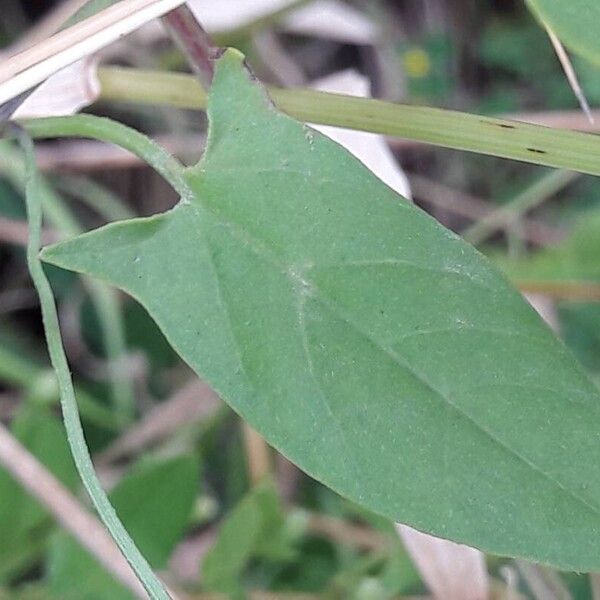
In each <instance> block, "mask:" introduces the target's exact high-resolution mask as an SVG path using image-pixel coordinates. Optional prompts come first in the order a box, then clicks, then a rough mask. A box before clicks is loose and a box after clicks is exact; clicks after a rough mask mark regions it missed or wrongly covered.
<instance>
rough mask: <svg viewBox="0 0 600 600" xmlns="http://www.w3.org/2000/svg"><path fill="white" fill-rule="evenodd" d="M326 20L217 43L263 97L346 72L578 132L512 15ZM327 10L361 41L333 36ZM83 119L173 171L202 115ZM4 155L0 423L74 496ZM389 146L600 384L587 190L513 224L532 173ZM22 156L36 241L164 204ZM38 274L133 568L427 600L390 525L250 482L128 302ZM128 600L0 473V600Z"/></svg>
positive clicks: (47, 146)
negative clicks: (269, 87) (233, 51)
mask: <svg viewBox="0 0 600 600" xmlns="http://www.w3.org/2000/svg"><path fill="white" fill-rule="evenodd" d="M56 4H58V3H57V2H52V1H50V0H3V3H2V10H1V11H0V46H1V47H3V48H8V47H10V45H11V44H13V43H15V42H17V41H18V40H19V39H21V37H22V36H23V35H24V34H26V32H27V31H28V30H29V28H30V27H32V26H33V25H34V24H35V23H36V22H38V21H39V19H41V18H43V17H44V15H47V14H48V13H49V12H50V11H52V10H53V9H55V7H56V6H55V5H56ZM217 4H218V3H217ZM302 4H310V3H307V2H303V3H302ZM337 6H338V9H339V10H340V13H339V14H340V19H341V22H342V25H340V24H339V23H337V22H336V21H335V20H332V21H331V22H325V23H322V25H324V26H325V27H324V29H326V31H323V30H321V31H320V32H311V31H300V32H299V31H297V30H294V28H290V27H287V26H282V22H283V20H284V19H285V18H286V11H281V10H277V11H274V12H273V14H266V15H263V16H262V17H261V18H260V20H259V21H257V22H248V23H244V24H243V25H241V26H240V25H239V24H238V25H236V26H235V27H232V28H231V29H230V30H225V31H222V32H220V33H219V35H218V36H217V37H218V40H219V42H220V43H222V44H231V45H236V46H238V47H239V48H241V49H242V50H243V51H244V52H245V53H246V54H247V55H248V58H249V61H250V63H251V64H252V65H253V68H254V70H255V71H256V72H257V74H258V75H259V77H260V78H261V79H264V80H266V81H269V82H273V83H276V84H279V85H284V86H290V87H293V86H297V85H309V84H310V83H311V82H312V81H313V80H315V79H317V78H320V77H323V76H325V75H330V74H332V73H336V72H338V71H340V70H343V69H348V68H352V69H355V70H356V71H358V72H359V73H361V74H363V75H364V76H365V77H367V78H368V80H369V82H370V84H371V89H372V94H373V95H374V96H376V97H380V98H385V99H389V100H394V101H400V102H408V103H417V104H427V105H432V106H439V107H446V108H455V109H459V110H466V111H470V112H477V113H482V114H490V115H500V114H502V115H504V114H509V115H518V116H519V118H523V119H532V120H535V119H540V118H541V117H540V114H539V113H544V115H545V117H544V118H552V119H554V121H552V122H553V123H556V124H558V125H564V126H570V127H580V128H585V129H589V124H587V123H586V122H585V119H584V118H583V116H582V115H580V114H579V113H578V112H575V113H574V114H572V113H571V111H577V110H578V105H577V102H576V100H575V98H574V95H573V93H572V91H571V89H570V88H569V86H568V84H567V82H566V80H565V76H564V73H563V71H562V69H561V67H560V64H559V62H558V60H557V59H556V56H555V54H554V52H553V49H552V47H551V44H550V42H549V41H548V39H547V36H546V34H545V32H544V31H543V30H542V29H541V28H540V27H539V26H538V25H537V23H536V22H535V20H534V19H533V18H532V16H531V15H530V14H529V13H528V12H527V10H526V8H525V6H524V4H523V3H522V2H521V1H520V0H495V1H492V0H387V1H385V0H378V1H375V2H372V1H367V0H363V1H361V0H355V1H352V2H350V1H348V2H341V1H340V2H339V3H337ZM344 9H347V10H352V13H351V14H352V15H354V16H356V15H359V16H360V18H361V19H362V22H363V24H364V23H367V24H369V27H372V30H373V31H374V32H375V33H371V34H368V33H361V34H360V35H358V34H356V33H354V34H353V33H352V32H351V31H348V30H347V29H348V28H347V27H344V26H343V21H344V19H349V17H348V15H347V13H345V12H344ZM322 29H323V28H322ZM365 31H368V27H367V28H366V29H365ZM361 36H362V37H361ZM365 36H366V37H365ZM109 62H111V63H113V64H121V65H128V66H137V67H144V68H158V69H171V70H186V64H185V61H184V59H183V58H182V56H181V55H180V54H179V52H178V51H177V50H175V49H174V47H173V45H172V44H171V43H170V42H169V40H168V39H166V38H165V37H164V36H162V35H160V34H156V32H154V30H152V31H150V32H149V33H148V35H142V34H140V35H134V36H131V37H130V38H128V39H126V40H124V41H123V42H120V43H119V46H118V49H117V50H116V51H115V53H114V55H113V56H111V57H110V60H109ZM573 62H574V66H575V68H576V71H577V73H578V75H579V77H580V80H581V83H582V86H583V88H584V91H585V93H586V95H587V97H588V99H589V101H590V103H591V105H592V106H596V105H598V104H600V71H599V70H598V69H597V68H595V67H593V66H592V65H590V64H588V63H586V62H585V61H584V60H582V59H578V58H576V57H573ZM88 110H90V111H92V112H94V113H96V114H105V115H109V116H111V117H114V118H116V119H119V120H122V121H124V122H126V123H128V124H131V125H133V126H136V127H138V128H140V129H141V130H143V131H145V132H148V133H150V134H152V135H153V136H156V137H159V138H160V139H161V141H163V142H164V143H166V144H167V146H169V147H170V148H173V149H175V150H176V151H177V152H178V153H179V154H181V155H182V156H188V157H190V158H191V157H194V156H198V155H199V154H200V153H201V151H202V147H203V140H204V133H205V118H204V116H203V115H201V114H200V113H194V112H192V111H183V110H178V109H170V108H164V107H161V108H151V107H148V106H136V105H133V104H124V103H123V104H116V103H108V102H102V101H100V102H98V103H96V104H95V105H94V106H92V107H91V108H90V109H88ZM574 123H575V124H574ZM184 142H185V143H184ZM0 144H1V145H0V419H2V422H3V423H4V424H6V425H7V426H8V427H10V429H11V431H12V433H13V434H14V435H15V436H16V437H17V438H18V439H19V440H20V441H21V442H22V443H23V444H24V445H25V446H26V447H27V448H28V449H29V451H30V452H31V453H32V454H34V455H35V456H36V457H38V459H39V460H40V461H41V462H42V463H43V464H44V465H45V466H46V467H47V468H48V469H49V470H50V471H51V472H52V473H54V474H55V475H56V476H57V477H58V478H59V480H60V481H61V482H62V483H63V484H64V485H65V486H67V487H68V488H69V489H71V490H72V491H73V492H75V493H76V494H79V495H80V497H81V498H82V499H83V495H82V493H81V490H80V486H79V484H78V479H77V477H76V475H75V472H74V467H73V464H72V461H71V459H70V456H69V452H68V448H67V445H66V441H65V438H64V433H63V428H62V424H61V421H60V415H59V407H58V392H57V389H56V383H55V381H54V378H53V375H52V372H51V370H50V368H49V366H48V360H47V358H46V351H45V345H44V340H43V336H42V331H41V324H40V313H39V309H38V303H37V298H36V296H35V294H34V292H33V289H32V286H31V282H30V280H29V276H28V273H27V268H26V264H25V252H24V242H25V239H26V229H25V226H24V225H25V221H24V218H25V213H24V204H23V198H22V178H21V176H20V175H19V173H20V172H21V171H20V170H21V169H22V164H20V162H19V161H20V158H19V155H18V153H15V151H14V148H12V147H11V146H10V145H8V144H7V143H6V142H1V143H0ZM390 146H391V148H392V149H393V151H394V153H395V156H396V158H397V159H398V163H399V165H401V166H402V168H403V169H404V170H405V172H406V173H407V175H408V178H409V181H410V183H411V187H412V192H413V196H414V199H415V201H416V202H417V203H418V204H419V205H420V206H422V207H423V208H424V209H425V210H427V211H428V212H430V213H431V214H432V215H433V216H434V217H436V218H437V219H438V220H440V221H441V222H442V223H444V224H445V225H446V226H448V227H449V228H451V229H453V230H455V231H457V232H461V233H462V232H465V231H469V228H471V227H472V226H473V224H474V223H475V224H477V223H478V222H480V221H481V219H482V218H483V217H485V216H486V215H489V214H492V215H496V216H498V214H500V217H502V215H504V216H503V217H502V218H499V219H497V225H496V226H494V227H492V229H491V231H489V233H488V234H486V236H485V239H483V240H481V244H482V248H483V250H485V251H486V252H488V253H490V255H491V256H493V257H495V258H496V259H497V260H498V261H499V263H501V264H502V265H504V267H505V268H506V269H507V271H508V273H509V274H510V275H511V276H513V277H514V278H515V280H516V281H517V282H518V283H519V285H521V286H522V288H523V289H524V290H525V291H530V292H531V291H535V292H538V293H541V295H538V297H537V305H538V306H540V307H541V311H542V313H543V315H544V316H545V317H546V318H547V319H548V320H549V322H550V323H551V325H552V326H553V327H554V328H555V329H556V330H557V331H558V333H559V335H561V336H562V338H563V339H564V341H565V343H566V344H567V345H568V346H569V347H570V348H571V349H572V350H573V351H574V352H575V354H576V355H577V356H578V358H579V359H580V361H581V363H582V364H583V366H584V367H585V368H586V369H588V371H589V372H590V374H591V375H592V376H593V377H594V378H598V377H600V304H599V303H598V300H599V299H600V292H599V289H600V288H599V287H598V286H600V242H598V240H600V181H599V180H598V179H595V178H593V177H583V176H581V177H571V178H569V180H568V181H565V183H564V185H562V186H557V188H556V189H554V190H548V189H546V191H545V192H540V193H538V194H537V196H536V195H534V197H533V201H532V202H531V203H530V204H529V205H528V206H527V209H526V210H524V209H520V208H519V205H518V203H516V202H515V200H516V199H518V198H519V197H520V196H521V195H522V194H523V193H524V192H527V191H528V190H531V188H532V186H533V185H535V184H537V183H539V181H540V180H544V179H545V178H547V177H548V173H549V172H548V171H547V170H545V169H541V168H538V167H535V166H531V165H524V164H519V163H515V162H509V161H504V160H500V159H495V158H490V157H481V156H476V155H468V154H464V153H458V152H453V151H448V150H443V149H435V148H432V147H426V146H422V145H417V144H414V143H406V142H402V141H399V140H391V141H390ZM38 152H39V157H40V163H41V165H42V168H43V169H44V172H45V175H46V178H47V181H48V184H49V186H50V190H54V192H53V196H52V203H53V206H54V209H53V211H52V212H53V215H54V218H52V219H49V220H48V223H47V228H48V230H47V234H48V236H50V237H52V236H56V235H62V234H68V233H69V232H72V231H73V228H74V227H75V228H79V229H90V228H93V227H96V226H99V225H101V224H102V223H104V222H106V221H107V220H110V219H111V218H113V217H111V214H112V215H114V216H115V217H117V216H126V215H128V214H135V215H148V214H152V213H155V212H158V211H162V210H165V209H166V208H168V207H170V206H172V205H173V204H174V202H175V201H176V198H175V197H174V196H173V194H172V192H171V191H170V190H169V189H168V187H167V186H166V184H164V182H162V181H161V180H160V179H159V177H158V176H157V175H155V174H153V173H152V172H151V171H150V170H149V169H148V168H147V167H145V166H143V165H140V164H137V163H135V162H133V161H127V160H120V159H118V160H117V159H115V158H114V157H111V155H110V153H109V154H106V153H101V152H99V150H98V146H97V144H92V143H81V142H77V143H75V142H71V141H58V142H52V143H50V142H48V143H41V144H39V145H38ZM99 206H100V207H104V208H103V209H101V210H98V207H99ZM107 207H112V213H110V214H108V213H109V212H110V211H109V210H107ZM498 210H500V211H502V210H503V211H504V212H500V213H497V212H496V211H498ZM533 231H535V232H537V233H536V235H528V234H527V232H530V233H531V232H533ZM48 273H49V275H50V276H51V280H52V285H53V288H54V290H55V293H56V295H57V298H58V302H59V311H60V316H61V325H62V328H63V335H64V338H65V343H66V346H67V351H68V354H69V358H70V362H71V367H72V370H73V375H74V378H75V382H76V386H77V388H78V394H79V401H80V405H81V411H82V416H83V419H84V424H85V430H86V436H87V439H88V442H89V445H90V448H91V451H92V454H93V456H94V457H95V461H96V464H97V466H98V470H99V473H100V476H101V478H102V481H103V482H104V484H105V485H106V487H107V488H109V489H110V490H111V492H110V496H111V500H112V501H113V502H114V505H115V506H116V508H117V510H118V512H119V514H120V515H121V517H122V519H123V521H124V523H125V525H126V526H127V527H128V529H129V530H130V532H131V534H132V536H133V537H134V539H135V541H136V542H137V543H138V545H139V547H140V549H141V550H142V552H144V553H145V555H146V556H147V558H148V560H149V561H150V563H151V564H152V566H153V567H155V568H156V569H158V570H159V572H160V573H161V574H163V575H164V577H165V579H166V580H167V581H168V582H169V583H170V584H172V585H173V587H174V588H175V589H180V590H183V591H185V592H187V593H188V594H189V595H190V597H191V598H204V597H206V598H208V597H210V596H209V595H208V594H209V593H212V592H215V593H222V594H225V595H228V596H230V597H243V595H244V593H245V592H244V590H260V591H261V592H260V593H261V594H263V597H265V598H279V597H281V598H288V597H289V598H298V599H300V598H307V599H308V598H331V599H335V598H352V599H356V600H368V599H382V600H385V599H391V598H397V597H406V596H411V595H423V596H427V595H428V594H429V591H428V589H427V585H426V583H425V582H424V581H423V580H422V579H421V577H420V575H419V572H418V571H417V569H416V567H415V566H414V565H413V563H412V561H411V558H410V556H409V555H408V553H407V551H406V550H405V548H404V546H403V544H402V542H401V540H400V538H399V537H398V536H397V534H396V531H395V529H394V527H393V524H391V523H389V522H387V521H386V520H384V519H381V518H379V517H377V516H375V515H372V514H369V513H366V512H365V511H364V510H362V509H360V508H359V507H357V506H354V505H352V504H350V503H349V502H347V501H345V500H344V499H342V498H340V497H338V496H337V495H336V494H334V493H333V492H331V491H329V490H328V489H326V488H324V487H323V486H321V485H320V484H319V483H317V482H316V481H313V480H312V479H310V478H309V477H307V476H305V475H304V474H302V473H300V472H299V471H298V470H297V469H295V467H293V466H292V465H291V464H289V463H288V462H287V461H286V460H285V459H284V458H283V457H281V456H277V455H276V454H275V453H274V452H270V453H269V455H268V456H267V457H266V458H267V463H266V467H264V466H263V467H261V466H260V464H257V462H258V463H260V460H261V457H260V456H259V455H256V453H255V451H254V450H253V448H254V446H253V444H252V433H251V432H249V431H247V430H245V429H244V428H243V426H242V425H241V424H240V422H239V419H238V418H237V417H236V416H235V415H234V414H233V413H232V412H231V411H230V410H229V409H228V408H227V407H225V406H224V405H223V404H221V403H220V401H219V400H218V399H217V398H215V397H214V395H213V394H212V393H211V392H210V390H207V389H206V388H205V387H203V386H202V384H201V383H199V382H197V381H196V380H194V377H193V375H192V373H191V371H190V370H189V369H188V368H187V367H186V366H185V365H184V364H182V362H181V361H180V360H179V359H178V358H177V356H176V355H175V353H174V352H173V351H172V350H171V349H170V347H169V345H168V343H167V342H166V340H165V339H164V337H163V336H162V334H161V332H160V331H159V330H158V329H157V328H156V326H155V325H154V323H153V322H152V320H151V319H150V318H149V317H148V315H147V314H146V313H145V312H144V310H143V309H142V308H141V307H140V306H139V305H137V304H136V303H135V302H134V301H133V300H131V299H130V298H127V297H125V296H120V295H116V294H115V293H112V292H107V291H106V290H104V291H99V288H98V287H97V286H94V285H90V284H89V283H86V282H82V281H81V280H79V279H77V278H75V277H74V276H72V275H71V274H68V273H65V272H62V271H60V270H57V269H50V268H48ZM263 458H264V457H263ZM261 468H262V471H261ZM492 468H493V466H492ZM256 469H258V470H259V475H262V477H258V478H257V477H256ZM264 471H268V473H267V474H266V475H265V474H264ZM259 478H260V479H261V481H260V482H259V481H258V479H259ZM82 501H84V500H82ZM487 567H488V570H489V574H490V577H491V580H492V590H493V594H494V595H495V597H497V598H507V599H509V598H510V599H512V598H540V599H543V600H547V599H548V598H550V599H552V598H572V599H574V600H575V599H577V600H579V599H582V600H583V599H588V598H592V581H591V580H590V578H589V577H587V576H585V575H577V574H569V573H561V574H556V573H549V572H548V571H547V570H545V569H542V568H541V567H535V568H533V567H532V568H531V569H529V568H527V566H524V565H523V564H520V563H517V562H515V561H511V560H508V559H502V558H498V557H493V556H490V557H487ZM540 582H542V583H544V585H545V586H546V587H541V588H540V585H541V584H540ZM540 589H542V590H544V591H540ZM548 590H550V591H548ZM269 594H271V595H269ZM130 597H131V596H130V594H129V592H127V591H126V590H124V589H123V588H121V586H120V585H119V584H117V583H115V582H114V581H113V580H112V578H111V577H110V576H109V575H107V574H106V573H105V572H104V570H103V569H102V567H101V566H100V565H99V564H98V563H97V562H96V561H95V560H94V559H93V558H92V557H91V556H89V555H88V554H87V552H86V551H84V550H82V549H81V548H80V547H79V546H78V545H77V543H76V542H75V541H74V540H73V539H71V538H70V537H69V536H68V535H67V534H66V533H64V532H63V531H61V530H60V528H59V527H57V526H56V524H55V523H54V522H53V520H52V519H51V518H50V517H49V515H48V513H47V512H46V510H45V509H44V508H43V507H42V506H41V505H40V504H39V503H37V502H36V501H34V500H33V499H31V498H30V497H29V496H28V494H27V493H26V492H25V491H24V490H23V489H22V488H21V487H20V486H19V485H18V484H17V483H16V482H15V481H14V480H13V479H12V478H11V477H10V476H9V475H8V473H6V472H5V471H2V470H1V469H0V598H2V599H3V600H4V599H6V600H8V599H11V600H12V599H22V600H25V599H58V598H61V599H79V598H82V599H96V598H97V599H105V598H111V599H120V598H130ZM257 597H258V596H257Z"/></svg>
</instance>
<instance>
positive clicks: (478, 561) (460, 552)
mask: <svg viewBox="0 0 600 600" xmlns="http://www.w3.org/2000/svg"><path fill="white" fill-rule="evenodd" d="M396 529H397V531H398V534H399V535H400V537H401V538H402V541H403V543H404V546H405V548H406V550H407V552H408V553H409V554H410V556H411V558H412V560H413V562H414V564H415V566H416V567H417V569H418V570H419V573H420V574H421V576H422V577H423V581H424V582H425V583H426V584H427V587H428V588H429V589H430V590H431V592H432V594H433V596H434V597H435V598H437V599H439V600H442V599H443V600H484V599H485V598H488V597H489V586H490V584H489V576H488V573H487V570H486V567H485V559H484V556H483V554H482V553H481V552H480V551H479V550H475V549H474V548H469V547H468V546H463V545H462V544H455V543H454V542H450V541H448V540H442V539H440V538H436V537H433V536H431V535H427V534H425V533H421V532H420V531H417V530H416V529H412V528H411V527H408V526H407V525H400V524H397V525H396Z"/></svg>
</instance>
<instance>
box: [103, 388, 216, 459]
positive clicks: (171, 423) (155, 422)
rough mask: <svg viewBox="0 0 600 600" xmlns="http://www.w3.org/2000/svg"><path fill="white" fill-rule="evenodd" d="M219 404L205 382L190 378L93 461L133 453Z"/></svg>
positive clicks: (206, 413)
mask: <svg viewBox="0 0 600 600" xmlns="http://www.w3.org/2000/svg"><path fill="white" fill-rule="evenodd" d="M219 406H221V401H220V400H219V398H218V396H217V395H216V394H215V393H214V392H213V391H212V390H211V389H210V388H209V387H208V386H207V385H206V383H204V382H203V381H201V380H199V379H194V380H193V381H190V382H189V383H187V384H186V385H184V386H183V387H182V388H181V389H180V390H179V391H178V392H177V393H175V394H174V395H173V396H172V397H171V398H170V399H169V400H167V401H165V402H163V403H161V404H159V405H158V406H157V407H156V408H154V409H153V410H151V411H150V412H149V413H148V414H147V415H146V416H145V417H144V418H143V419H142V421H140V422H139V423H137V424H136V425H134V426H133V427H131V428H130V429H129V430H128V431H126V432H125V433H124V434H123V435H122V436H121V437H119V438H118V439H116V440H115V441H114V442H113V443H112V444H111V445H110V446H109V447H108V448H106V450H104V451H103V452H102V453H100V454H99V455H97V457H96V463H97V464H98V465H104V464H107V463H109V462H114V461H117V460H120V459H122V458H124V457H126V456H130V455H133V454H136V453H138V452H140V451H142V450H144V449H145V448H147V447H148V446H151V445H153V444H156V443H157V442H159V441H160V440H162V439H164V438H166V437H168V436H169V435H170V434H172V433H173V432H174V431H176V430H177V429H178V428H179V427H181V426H182V425H185V424H189V423H194V422H197V421H199V420H201V419H204V418H206V417H207V416H209V415H211V414H212V413H214V411H215V410H216V409H217V408H218V407H219Z"/></svg>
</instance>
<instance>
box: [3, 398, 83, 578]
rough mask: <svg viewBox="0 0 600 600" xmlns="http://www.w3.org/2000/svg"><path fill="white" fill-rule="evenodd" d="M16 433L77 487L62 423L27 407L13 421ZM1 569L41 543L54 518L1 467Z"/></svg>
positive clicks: (42, 459) (66, 481) (63, 478)
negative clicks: (45, 526)
mask: <svg viewBox="0 0 600 600" xmlns="http://www.w3.org/2000/svg"><path fill="white" fill-rule="evenodd" d="M12 432H13V434H14V436H15V437H16V438H17V439H18V440H19V441H20V442H21V443H22V444H23V445H24V446H25V447H26V448H27V449H28V450H29V451H30V452H31V453H32V454H33V455H34V456H35V457H36V458H37V459H38V460H39V461H40V462H41V463H42V464H43V465H44V466H45V467H46V468H47V469H48V470H49V471H51V472H52V473H53V474H54V475H55V476H56V477H57V478H58V479H59V480H60V481H62V483H63V484H65V485H66V486H67V487H69V488H74V487H75V485H76V483H77V474H76V472H75V467H74V465H73V461H72V460H71V454H70V452H69V447H68V445H67V441H66V438H65V434H64V431H63V428H62V425H61V423H60V422H59V421H58V420H57V419H56V418H55V417H53V416H51V415H50V414H49V413H48V412H47V411H46V410H44V409H42V408H40V407H24V408H23V409H21V411H20V412H19V413H18V414H17V416H16V417H15V419H14V421H13V424H12ZM0 498H1V501H0V565H1V567H0V572H2V573H3V574H4V571H5V569H6V568H7V567H8V566H9V565H11V564H12V562H13V561H15V566H18V565H17V564H16V563H18V562H19V561H18V560H17V558H18V557H19V556H21V555H23V556H25V554H26V553H27V550H28V548H29V547H30V546H31V547H35V546H36V545H37V544H39V541H40V538H41V537H43V535H44V534H45V533H46V531H45V530H44V527H43V526H44V524H45V523H47V524H51V523H52V521H51V519H50V516H49V515H48V513H47V511H46V510H45V509H44V508H43V507H42V506H40V504H39V503H38V502H37V501H36V500H34V499H33V498H31V496H29V495H28V493H27V492H26V491H25V490H24V489H23V488H22V487H21V485H20V484H19V483H17V482H16V481H15V480H14V479H13V478H12V477H11V476H10V475H9V474H8V473H7V472H6V471H5V470H3V469H0Z"/></svg>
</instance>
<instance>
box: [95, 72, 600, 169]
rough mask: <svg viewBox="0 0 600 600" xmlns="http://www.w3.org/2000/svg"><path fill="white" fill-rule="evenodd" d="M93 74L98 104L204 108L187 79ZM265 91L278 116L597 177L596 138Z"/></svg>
mask: <svg viewBox="0 0 600 600" xmlns="http://www.w3.org/2000/svg"><path fill="white" fill-rule="evenodd" d="M98 76H99V79H100V84H101V95H100V99H101V100H111V101H121V102H123V101H124V102H134V103H142V104H155V105H170V106H175V107H179V108H187V109H195V110H203V109H205V108H206V101H207V98H206V92H205V90H204V89H203V88H202V86H201V84H200V82H199V81H198V80H197V78H196V77H193V76H190V75H183V74H180V73H169V72H162V71H142V70H136V69H124V68H116V67H103V68H100V69H99V71H98ZM269 92H270V94H271V97H272V98H273V101H274V102H275V104H276V105H277V106H278V107H279V109H280V110H281V111H282V112H284V113H287V114H288V115H290V116H292V117H294V118H296V119H299V120H300V121H306V122H308V123H315V124H319V125H332V126H335V127H343V128H348V129H356V130H360V131H368V132H371V133H379V134H382V135H387V136H392V137H399V138H404V139H409V140H414V141H417V142H422V143H425V144H432V145H436V146H442V147H444V148H453V149H456V150H464V151H468V152H476V153H479V154H487V155H490V156H498V157H501V158H508V159H512V160H519V161H523V162H527V163H532V164H536V165H545V166H548V167H555V168H561V169H569V170H572V171H578V172H580V173H588V174H591V175H600V136H596V135H592V134H587V133H581V132H575V131H565V130H557V129H552V128H549V127H542V126H541V125H532V124H528V123H521V122H519V121H510V120H507V119H496V118H493V117H487V116H480V115H474V114H468V113H461V112H456V111H452V110H443V109H439V108H429V107H423V106H410V105H405V104H394V103H391V102H383V101H381V100H373V99H370V98H355V97H351V96H343V95H340V94H330V93H326V92H318V91H314V90H305V89H296V90H283V89H280V88H269Z"/></svg>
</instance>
